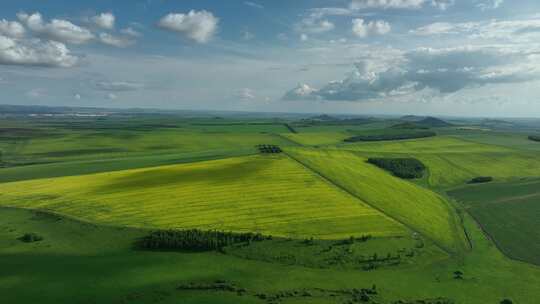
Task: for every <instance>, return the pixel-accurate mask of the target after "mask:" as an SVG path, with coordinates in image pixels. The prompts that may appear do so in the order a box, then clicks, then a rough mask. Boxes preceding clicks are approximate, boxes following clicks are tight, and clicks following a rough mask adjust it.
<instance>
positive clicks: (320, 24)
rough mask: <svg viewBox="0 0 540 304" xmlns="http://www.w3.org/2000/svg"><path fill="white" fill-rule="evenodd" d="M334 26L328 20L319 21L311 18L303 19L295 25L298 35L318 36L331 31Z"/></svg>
mask: <svg viewBox="0 0 540 304" xmlns="http://www.w3.org/2000/svg"><path fill="white" fill-rule="evenodd" d="M335 27H336V26H335V25H334V23H332V22H330V21H328V20H320V19H315V18H312V17H308V18H304V19H302V21H300V22H299V23H297V24H296V25H295V30H296V31H297V32H299V33H309V34H320V33H325V32H329V31H331V30H333V29H334V28H335Z"/></svg>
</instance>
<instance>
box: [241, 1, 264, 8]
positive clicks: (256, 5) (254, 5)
mask: <svg viewBox="0 0 540 304" xmlns="http://www.w3.org/2000/svg"><path fill="white" fill-rule="evenodd" d="M244 4H245V5H247V6H251V7H254V8H258V9H263V8H264V6H262V5H261V4H258V3H255V2H251V1H244Z"/></svg>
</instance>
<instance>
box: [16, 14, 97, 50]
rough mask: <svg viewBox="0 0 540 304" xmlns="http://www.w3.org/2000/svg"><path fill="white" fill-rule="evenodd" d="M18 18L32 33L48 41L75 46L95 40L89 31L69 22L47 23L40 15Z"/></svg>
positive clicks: (59, 20)
mask: <svg viewBox="0 0 540 304" xmlns="http://www.w3.org/2000/svg"><path fill="white" fill-rule="evenodd" d="M17 17H18V18H19V20H20V21H21V22H22V23H24V24H25V25H26V27H28V28H29V29H30V31H32V32H33V33H35V34H37V35H38V36H41V37H44V38H47V39H51V40H55V41H59V42H63V43H73V44H82V43H86V42H89V41H90V40H92V39H94V35H93V34H92V33H91V32H90V31H89V30H88V29H86V28H83V27H80V26H77V25H75V24H73V23H71V22H69V21H67V20H61V19H52V20H51V21H50V22H49V23H46V22H44V21H43V17H42V16H41V14H40V13H34V14H31V15H29V14H26V13H18V14H17Z"/></svg>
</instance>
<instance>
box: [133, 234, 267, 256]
mask: <svg viewBox="0 0 540 304" xmlns="http://www.w3.org/2000/svg"><path fill="white" fill-rule="evenodd" d="M268 239H271V237H270V236H263V235H262V234H259V233H251V232H250V233H234V232H222V231H202V230H198V229H191V230H158V231H154V232H152V233H150V234H149V235H148V236H146V237H144V238H142V239H141V240H140V241H139V244H138V245H139V247H140V248H142V249H150V250H183V251H195V252H198V251H212V250H221V249H222V248H223V247H226V246H230V245H233V244H238V243H246V244H249V243H251V242H259V241H263V240H268Z"/></svg>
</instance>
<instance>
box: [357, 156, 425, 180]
mask: <svg viewBox="0 0 540 304" xmlns="http://www.w3.org/2000/svg"><path fill="white" fill-rule="evenodd" d="M367 162H368V163H370V164H373V165H375V166H377V167H379V168H381V169H384V170H386V171H389V172H392V174H394V175H395V176H397V177H401V178H406V179H413V178H421V177H422V176H424V171H425V170H426V166H425V165H424V164H423V163H422V162H421V161H419V160H417V159H415V158H376V157H372V158H369V159H368V160H367Z"/></svg>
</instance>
